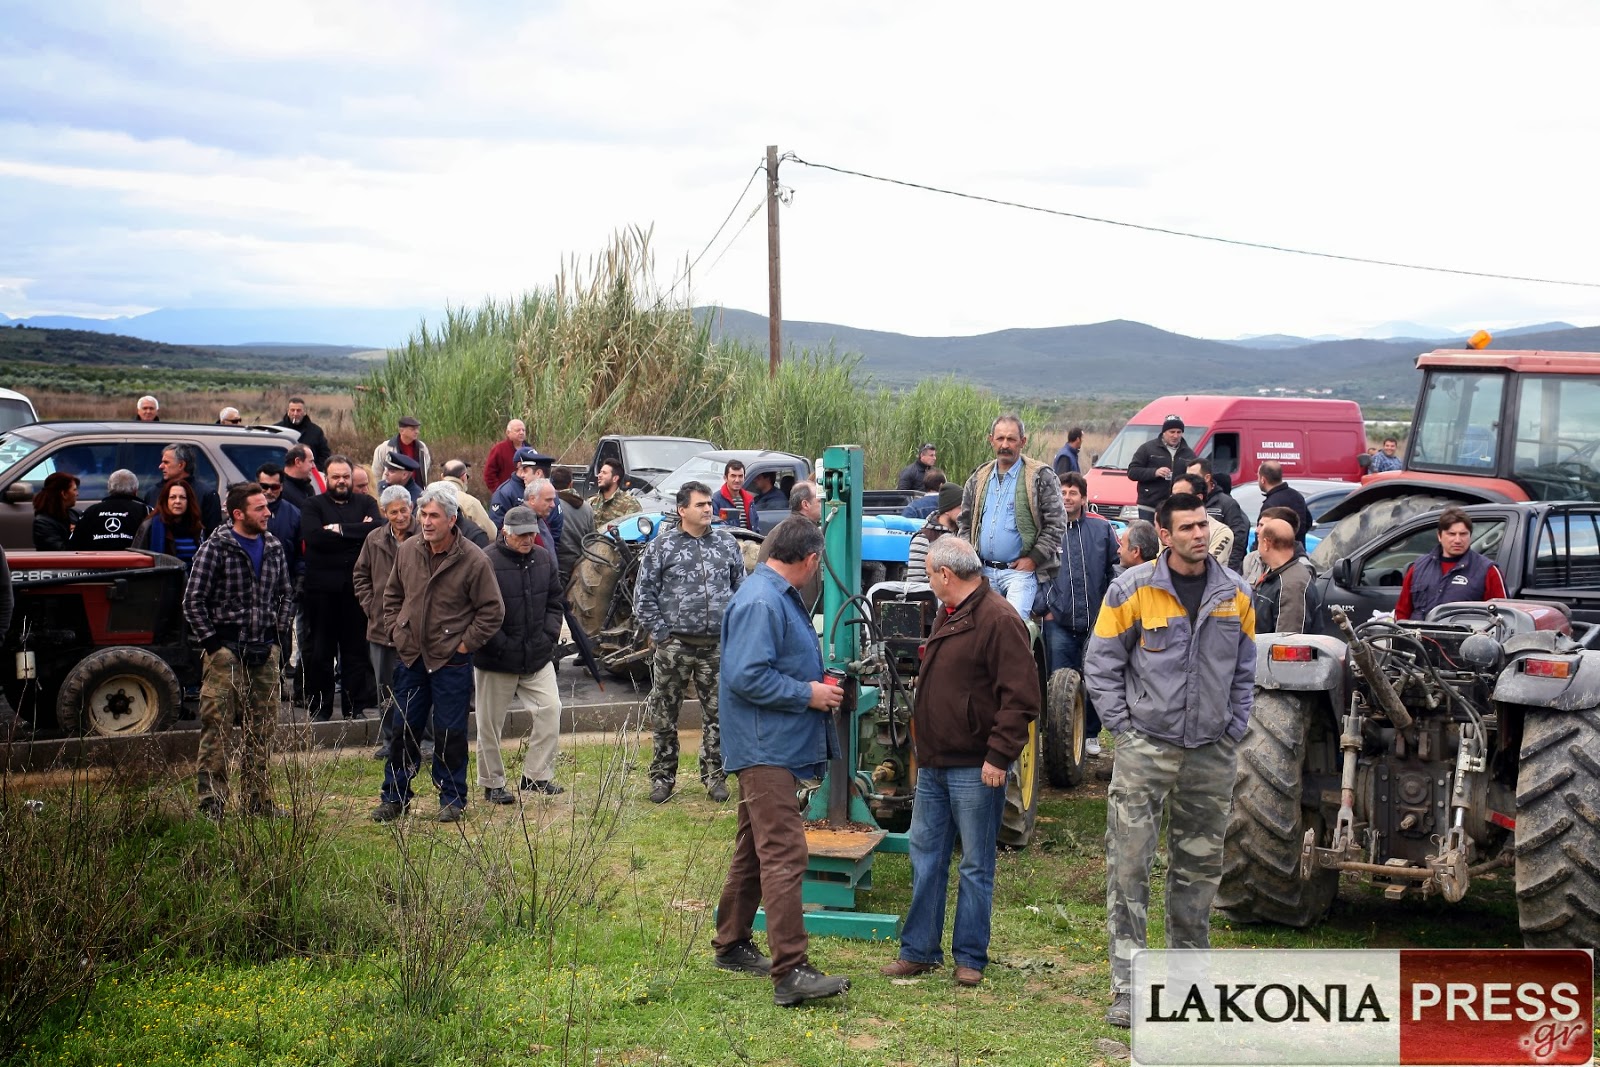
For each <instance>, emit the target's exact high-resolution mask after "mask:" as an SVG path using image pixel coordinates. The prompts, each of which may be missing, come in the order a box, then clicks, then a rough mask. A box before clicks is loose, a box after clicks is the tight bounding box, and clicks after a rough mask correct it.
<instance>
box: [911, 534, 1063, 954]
mask: <svg viewBox="0 0 1600 1067" xmlns="http://www.w3.org/2000/svg"><path fill="white" fill-rule="evenodd" d="M927 570H928V584H929V585H930V586H932V587H933V594H934V596H936V597H938V598H939V603H940V605H941V607H940V610H939V619H938V621H937V622H936V623H935V624H934V627H933V633H932V635H931V636H929V638H928V640H927V644H926V646H925V650H924V652H923V658H922V668H921V670H920V672H919V675H918V678H917V702H916V708H915V710H914V711H913V712H912V716H911V723H912V728H911V736H912V737H913V738H915V742H914V743H915V745H916V756H917V795H916V800H915V802H914V804H913V805H912V809H911V842H910V848H911V907H910V908H909V909H908V910H907V912H906V921H905V926H904V927H902V929H901V931H900V957H899V959H897V960H895V961H894V962H893V963H891V964H889V965H888V966H886V967H884V968H883V973H884V974H886V975H888V976H889V977H891V978H906V977H910V976H912V975H917V974H923V973H925V972H927V971H931V970H934V969H935V968H937V967H938V966H939V965H940V964H941V963H942V962H943V960H944V953H943V950H942V949H941V947H940V944H941V942H942V940H943V936H944V905H945V889H946V887H947V886H948V885H949V881H950V856H951V851H952V848H953V846H954V844H955V841H956V838H957V837H958V836H959V838H960V840H961V863H960V868H959V870H960V877H961V881H960V887H959V890H958V892H957V895H956V919H955V927H954V929H953V930H952V931H951V935H950V949H951V955H952V956H953V957H954V958H955V962H956V972H955V980H956V982H957V983H959V984H960V985H964V986H975V985H977V984H978V983H980V982H982V981H983V969H984V967H985V966H987V965H988V962H989V920H990V915H991V912H992V910H993V903H994V857H995V835H996V834H998V833H999V831H1000V816H1001V814H1002V813H1003V812H1004V811H1005V803H1006V771H1007V769H1008V768H1009V767H1010V766H1011V764H1012V763H1013V762H1014V761H1015V760H1016V758H1017V757H1018V756H1019V755H1020V754H1021V753H1022V749H1023V747H1024V746H1025V745H1026V744H1027V743H1028V727H1029V724H1030V723H1032V722H1033V721H1034V720H1035V719H1036V718H1038V715H1039V705H1040V694H1039V676H1038V674H1037V673H1036V672H1035V670H1034V665H1033V652H1032V644H1031V642H1030V641H1029V639H1028V628H1027V626H1026V625H1025V624H1024V623H1023V621H1022V619H1021V618H1020V617H1019V616H1018V615H1017V613H1016V611H1015V610H1014V609H1013V608H1012V607H1011V605H1010V604H1009V603H1007V602H1006V599H1005V598H1004V597H1002V596H1001V595H1000V594H999V593H997V592H995V591H994V589H992V588H990V586H989V583H988V582H987V581H985V580H984V578H983V563H982V561H981V560H979V559H978V553H977V551H976V550H975V549H974V548H973V547H972V545H971V544H970V543H968V542H967V541H965V540H963V539H961V538H959V537H941V538H939V540H937V541H935V542H934V543H933V547H931V548H929V549H928V558H927Z"/></svg>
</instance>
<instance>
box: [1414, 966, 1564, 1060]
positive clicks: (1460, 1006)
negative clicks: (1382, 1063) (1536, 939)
mask: <svg viewBox="0 0 1600 1067" xmlns="http://www.w3.org/2000/svg"><path fill="white" fill-rule="evenodd" d="M1593 1005H1594V959H1593V957H1592V955H1591V954H1590V953H1589V952H1588V951H1586V950H1583V949H1483V950H1478V949H1456V950H1438V951H1434V950H1422V949H1404V950H1402V951H1401V953H1400V1011H1401V1015H1400V1062H1401V1063H1402V1064H1412V1063H1416V1064H1463V1065H1477V1064H1583V1063H1588V1062H1589V1061H1590V1060H1591V1059H1592V1058H1593V1055H1594V1019H1593V1015H1594V1008H1593Z"/></svg>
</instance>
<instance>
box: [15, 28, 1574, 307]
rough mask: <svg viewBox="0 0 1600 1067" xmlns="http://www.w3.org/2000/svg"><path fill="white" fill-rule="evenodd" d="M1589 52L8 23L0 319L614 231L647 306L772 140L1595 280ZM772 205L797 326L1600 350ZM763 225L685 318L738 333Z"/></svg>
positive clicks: (833, 160)
mask: <svg viewBox="0 0 1600 1067" xmlns="http://www.w3.org/2000/svg"><path fill="white" fill-rule="evenodd" d="M1596 54H1600V5H1597V4H1595V3H1593V2H1592V0H1571V2H1557V0H1548V2H1537V0H1530V2H1523V3H1517V4H1508V3H1502V2H1487V3H1477V2H1470V0H1452V2H1448V3H1434V2H1427V0H1414V2H1406V3H1394V2H1392V0H1385V2H1381V3H1363V2H1350V3H1342V4H1332V3H1326V4H1316V5H1309V4H1293V3H1282V2H1272V3H1263V4H1250V3H1226V4H1195V3H1192V2H1190V3H1144V4H1106V3H1103V2H1095V3H1082V2H1077V0H1057V2H1054V3H1047V4H1038V5H1022V4H1016V5H1012V4H996V5H988V6H985V5H975V4H972V3H971V2H970V0H969V2H965V3H959V4H957V3H944V2H941V0H920V2H918V3H908V2H895V3H873V2H869V0H845V2H838V3H835V2H827V0H807V2H802V3H791V4H770V3H763V2H759V0H730V2H725V3H724V2H719V0H694V2H675V0H642V2H641V0H610V2H605V3H601V2H591V3H570V4H568V3H558V2H544V3H541V2H536V0H535V2H521V3H519V2H512V0H452V2H443V0H438V2H432V0H274V2H273V3H270V4H266V3H254V2H239V3H216V2H215V0H142V2H140V3H137V4H132V3H125V2H79V0H0V313H5V314H9V315H11V316H13V317H22V316H26V315H31V314H43V313H66V314H89V315H115V314H129V313H137V312H140V311H145V310H150V309H153V308H158V307H268V308H281V307H311V306H318V307H371V308H379V307H420V308H437V307H442V306H443V305H444V304H446V303H447V302H450V303H476V302H478V301H479V300H481V299H482V298H483V297H484V296H485V295H491V294H492V295H506V294H510V293H514V292H518V291H521V290H524V289H527V288H530V287H534V286H538V285H542V284H545V283H547V282H548V281H549V280H550V278H551V277H552V276H553V275H554V274H555V272H556V271H557V269H558V268H559V267H560V265H561V263H562V262H563V260H564V259H565V258H567V257H570V256H573V255H577V256H580V257H582V256H587V255H589V254H591V253H593V252H596V251H598V250H600V249H601V248H603V247H604V245H605V244H606V242H607V239H608V237H609V235H610V234H611V233H612V232H613V231H615V230H617V229H618V228H621V227H627V226H630V225H641V226H653V227H654V242H653V246H654V249H655V252H656V256H657V262H658V274H659V276H660V279H661V282H662V284H666V283H668V282H670V281H671V280H672V279H673V278H674V277H676V276H677V274H678V272H679V270H680V269H681V267H682V265H683V264H684V262H685V261H686V260H687V259H689V258H692V257H694V256H695V255H697V254H699V253H700V252H701V250H702V249H703V248H705V247H706V243H707V241H708V240H709V239H710V238H711V236H712V234H713V232H714V231H716V229H717V227H718V224H719V223H721V222H722V220H723V219H724V217H725V216H727V214H728V212H729V210H730V208H733V207H734V205H735V202H736V198H737V197H738V195H739V191H740V190H741V189H742V188H744V187H745V184H746V181H747V179H748V178H749V177H750V175H751V174H752V172H753V171H754V169H755V167H756V165H757V164H758V163H759V162H760V160H761V157H762V154H763V152H764V146H765V145H767V144H769V143H775V144H777V145H779V146H780V148H781V149H782V150H784V151H788V152H793V153H795V154H796V155H797V156H799V157H801V158H802V159H805V160H810V161H813V162H819V163H827V164H832V165H835V166H840V167H846V168H850V169H854V170H860V171H865V172H869V173H873V174H879V175H884V176H889V177H895V178H901V179H905V180H908V181H913V182H920V183H925V184H930V185H936V186H943V187H947V188H951V189H956V190H962V191H967V192H972V193H978V194H983V195H987V196H992V197H996V198H1002V199H1008V200H1016V201H1021V202H1025V203H1028V204H1034V205H1039V206H1041V207H1048V208H1053V209H1057V210H1061V211H1067V212H1074V213H1080V214H1087V215H1096V216H1103V217H1107V218H1111V219H1118V220H1124V221H1128V222H1137V223H1144V224H1149V225H1152V226H1160V227H1167V228H1173V229H1180V230H1189V231H1195V232H1199V233H1205V234H1212V235H1217V236H1222V237H1230V238H1238V239H1242V240H1249V241H1259V242H1266V243H1271V244H1278V245H1288V246H1295V247H1302V248H1308V249H1315V250H1319V251H1326V252H1334V253H1340V254H1347V255H1355V256H1367V257H1373V258H1379V259H1388V260H1400V261H1406V262H1415V263H1423V264H1432V265H1438V266H1445V267H1456V268H1461V269H1465V270H1473V271H1485V272H1493V273H1504V274H1512V275H1532V276H1539V277H1546V278H1557V279H1568V280H1573V281H1583V282H1590V283H1600V262H1597V259H1600V257H1597V256H1596V250H1597V249H1600V212H1597V210H1596V204H1597V197H1596V194H1595V188H1596V178H1595V172H1596V165H1597V163H1600V137H1597V136H1596V135H1597V133H1600V123H1597V118H1600V114H1597V112H1600V92H1596V91H1595V89H1594V84H1593V62H1594V61H1593V57H1594V56H1595V55H1596ZM781 179H782V182H783V185H784V186H785V187H786V188H787V189H789V190H791V191H792V202H791V203H790V204H789V205H788V206H787V207H785V208H784V209H783V213H782V227H783V261H784V277H783V290H784V313H785V316H786V317H788V318H791V319H810V320H823V321H831V322H839V323H846V324H849V325H852V326H859V327H866V328H876V329H886V330H896V331H901V332H907V333H916V334H947V333H977V332H983V331H987V330H992V329H1003V328H1007V327H1024V326H1051V325H1061V324H1068V323H1083V322H1097V321H1101V320H1105V319H1112V318H1130V319H1137V320H1140V321H1144V322H1149V323H1152V324H1154V325H1157V326H1161V327H1163V328H1166V329H1171V330H1177V331H1180V332H1184V333H1191V334H1198V335H1202V336H1212V337H1232V336H1236V335H1240V334H1246V333H1266V332H1275V331H1281V332H1289V333H1298V334H1316V333H1323V332H1332V333H1350V332H1355V331H1358V330H1361V329H1363V328H1366V327H1370V326H1372V325H1373V324H1376V323H1381V322H1385V321H1388V320H1410V321H1415V322H1420V323H1425V324H1429V325H1439V326H1448V327H1461V328H1466V327H1475V326H1478V325H1488V326H1496V325H1509V324H1516V323H1530V322H1540V321H1546V320H1550V319H1565V320H1567V321H1570V322H1574V323H1578V324H1581V325H1591V324H1596V323H1600V288H1592V287H1591V288H1584V287H1577V286H1562V285H1539V284H1532V283H1527V282H1512V281H1497V280H1491V279H1483V278H1468V277H1456V276H1449V275H1441V274H1426V273H1420V272H1412V271H1404V270H1396V269H1392V268H1384V267H1370V266H1357V265H1353V264H1347V263H1337V262H1331V261H1327V260H1318V259H1310V258H1305V257H1298V256H1290V255H1283V254H1279V253H1272V252H1264V251H1256V250H1250V249H1242V248H1231V247H1225V246H1222V245H1217V244H1212V243H1207V242H1201V241H1195V240H1187V239H1182V238H1176V237H1168V236H1160V235H1156V234H1151V233H1145V232H1140V231H1137V230H1132V229H1126V228H1120V227H1112V226H1105V225H1098V224H1093V223H1088V222H1082V221H1076V220H1072V219H1067V218H1057V217H1051V216H1047V215H1041V214H1033V213H1028V212H1023V211H1018V210H1014V209H1009V208H1003V207H997V206H993V205H989V204H983V203H977V202H973V201H967V200H958V199H954V198H951V197H947V196H940V195H935V194H931V193H926V192H920V191H917V190H913V189H906V188H899V187H894V186H889V185H884V184H879V183H875V182H871V181H865V180H862V179H859V178H852V177H846V176H843V175H839V174H835V173H831V172H828V171H824V170H818V169H814V168H808V167H805V166H801V165H799V164H797V163H794V162H786V163H785V164H783V166H782V169H781ZM761 191H762V188H761V185H760V183H759V182H758V183H757V184H756V185H755V186H754V187H752V188H751V189H750V191H749V193H748V194H747V196H746V197H745V199H744V200H743V201H742V202H740V206H739V207H738V208H737V209H736V211H735V214H734V218H733V220H732V222H730V223H729V225H728V226H727V227H726V228H725V229H724V230H723V233H722V235H721V237H720V238H719V239H718V241H717V242H716V243H715V244H714V245H713V246H712V247H711V248H710V251H709V252H708V253H707V254H706V255H705V256H704V257H703V258H702V259H701V260H700V265H699V267H698V268H697V270H696V271H695V272H694V274H693V276H692V285H693V299H694V301H695V302H696V303H718V304H722V305H724V306H729V307H739V308H747V309H751V310H757V311H765V308H766V242H765V219H764V215H759V214H758V215H757V216H756V217H755V218H754V219H753V220H752V221H750V223H749V225H748V226H746V225H745V222H746V219H747V218H750V214H751V211H752V210H753V209H755V208H756V207H757V206H758V204H759V203H760V194H761ZM713 264H714V265H713Z"/></svg>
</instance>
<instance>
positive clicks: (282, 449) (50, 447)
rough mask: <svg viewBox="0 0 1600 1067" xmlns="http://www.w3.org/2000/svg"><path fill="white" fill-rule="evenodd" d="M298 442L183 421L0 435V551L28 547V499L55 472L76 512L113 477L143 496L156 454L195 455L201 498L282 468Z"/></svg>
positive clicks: (273, 433) (265, 429) (44, 425)
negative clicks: (135, 480)
mask: <svg viewBox="0 0 1600 1067" xmlns="http://www.w3.org/2000/svg"><path fill="white" fill-rule="evenodd" d="M299 440H300V435H299V434H298V433H296V432H295V431H294V430H289V429H285V428H283V427H281V426H249V427H245V426H206V425H200V424H195V423H183V422H35V423H30V424H28V425H27V426H19V427H17V428H16V429H14V430H9V431H7V432H5V433H3V434H0V545H3V546H5V547H6V548H7V549H26V548H32V547H33V496H34V494H35V493H37V492H38V491H39V489H40V488H41V487H42V486H43V485H44V480H45V479H46V478H48V477H49V476H50V475H52V474H54V473H56V472H57V471H62V472H65V473H67V474H76V475H77V476H78V507H79V508H80V509H81V508H87V507H89V506H90V505H91V504H95V503H98V502H99V501H100V500H101V499H102V498H103V497H104V496H105V495H106V478H107V477H109V476H110V474H111V472H112V471H117V470H123V469H126V470H130V471H132V472H133V473H134V474H136V475H138V476H139V495H140V496H144V495H145V494H146V493H147V492H148V491H149V490H150V489H151V488H152V487H154V486H155V485H157V484H158V483H159V482H160V479H161V468H160V464H161V451H162V449H164V448H166V447H167V446H168V445H170V444H186V445H190V446H192V447H193V448H194V450H195V453H196V455H197V456H198V457H199V458H198V460H197V464H196V465H197V467H198V470H196V471H195V482H196V485H197V487H198V488H199V490H200V491H201V492H202V493H210V494H212V495H213V496H218V499H219V502H220V496H219V490H226V488H227V487H228V486H230V485H232V484H234V483H235V482H242V481H248V480H249V479H251V478H254V477H255V473H256V471H257V470H258V469H260V467H261V465H262V464H264V463H277V464H282V463H283V457H284V453H286V452H288V451H289V449H290V448H291V447H293V446H294V445H295V444H296V443H297V442H298V441H299Z"/></svg>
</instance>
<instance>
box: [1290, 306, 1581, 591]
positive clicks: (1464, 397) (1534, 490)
mask: <svg viewBox="0 0 1600 1067" xmlns="http://www.w3.org/2000/svg"><path fill="white" fill-rule="evenodd" d="M1480 338H1481V343H1482V344H1487V343H1488V342H1489V337H1488V335H1487V334H1483V333H1481V332H1480V333H1479V334H1478V335H1477V336H1476V337H1475V338H1474V341H1475V342H1477V341H1479V339H1480ZM1417 368H1418V369H1419V370H1421V371H1422V373H1423V378H1422V391H1421V393H1420V394H1419V395H1418V397H1417V403H1416V408H1415V410H1414V412H1413V414H1412V423H1411V432H1410V434H1409V435H1408V436H1407V438H1406V451H1405V469H1404V470H1398V471H1391V472H1388V473H1385V474H1375V475H1372V476H1370V477H1369V478H1367V479H1366V481H1365V482H1364V483H1363V484H1362V486H1361V488H1360V489H1358V490H1356V491H1355V492H1354V493H1352V494H1350V496H1348V497H1346V498H1345V499H1344V500H1343V501H1342V502H1340V503H1339V504H1336V505H1335V506H1334V507H1332V508H1330V509H1329V510H1328V511H1327V512H1326V513H1325V514H1324V515H1323V516H1322V521H1323V522H1330V521H1336V520H1337V521H1338V525H1337V526H1335V527H1334V528H1333V529H1332V530H1331V531H1330V532H1329V534H1328V535H1327V537H1325V538H1324V539H1323V545H1325V546H1327V547H1325V548H1324V547H1319V548H1318V553H1317V558H1318V559H1320V560H1328V561H1332V560H1334V559H1337V558H1339V557H1341V556H1345V555H1348V554H1349V552H1350V551H1351V550H1353V549H1355V548H1357V547H1359V546H1361V545H1364V544H1366V543H1367V542H1369V541H1370V540H1372V536H1373V534H1374V533H1376V532H1379V531H1382V530H1386V529H1388V528H1390V527H1391V526H1393V525H1394V524H1395V523H1397V522H1400V521H1401V520H1403V519H1405V518H1408V517H1410V516H1411V515H1415V514H1417V513H1419V512H1423V511H1433V510H1435V509H1437V508H1440V507H1443V506H1445V505H1446V504H1455V503H1460V504H1493V503H1504V502H1507V501H1521V500H1600V459H1597V452H1600V352H1546V351H1540V352H1530V351H1517V352H1512V351H1506V352H1494V351H1486V350H1482V349H1481V348H1472V349H1441V350H1439V351H1436V352H1428V353H1425V354H1423V355H1421V356H1418V357H1417Z"/></svg>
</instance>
